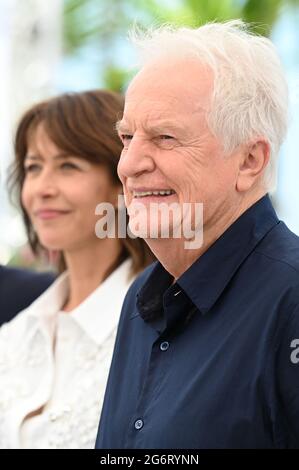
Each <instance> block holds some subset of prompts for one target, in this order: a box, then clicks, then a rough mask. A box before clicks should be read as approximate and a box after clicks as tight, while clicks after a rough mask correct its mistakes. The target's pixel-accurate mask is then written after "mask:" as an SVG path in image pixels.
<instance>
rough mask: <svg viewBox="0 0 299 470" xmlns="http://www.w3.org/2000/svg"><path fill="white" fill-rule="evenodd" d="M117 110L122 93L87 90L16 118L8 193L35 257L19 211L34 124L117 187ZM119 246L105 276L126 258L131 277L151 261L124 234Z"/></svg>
mask: <svg viewBox="0 0 299 470" xmlns="http://www.w3.org/2000/svg"><path fill="white" fill-rule="evenodd" d="M123 107H124V99H123V97H122V95H120V94H118V93H115V92H111V91H107V90H92V91H85V92H79V93H66V94H63V95H60V96H58V97H56V98H52V99H49V100H47V101H43V102H41V103H38V104H36V105H34V106H33V107H31V108H30V109H29V110H28V111H27V112H25V114H24V115H23V117H22V118H21V120H20V122H19V125H18V127H17V131H16V136H15V161H14V162H13V164H12V166H11V168H10V175H9V191H10V194H11V195H12V194H17V198H18V204H19V205H20V207H21V210H22V215H23V220H24V223H25V227H26V232H27V236H28V241H29V244H30V246H31V249H32V251H33V253H34V254H36V255H38V254H40V253H41V252H42V251H43V250H44V249H43V247H42V246H41V244H40V242H39V240H38V237H37V235H36V233H35V231H34V229H33V226H32V223H31V221H30V218H29V216H28V214H27V213H26V211H25V209H24V207H23V204H22V200H21V192H22V187H23V183H24V179H25V170H24V160H25V158H26V155H27V150H28V143H29V141H30V139H31V138H33V137H34V133H35V132H36V129H37V127H38V125H39V124H41V123H42V125H43V128H44V130H45V131H46V133H47V135H48V136H49V138H50V139H51V140H52V141H53V142H54V143H55V144H56V145H57V147H58V148H59V149H60V150H62V151H63V152H66V153H67V154H69V155H74V156H77V157H79V158H82V159H84V160H88V161H89V162H91V163H93V164H99V165H105V166H106V167H107V168H108V170H109V172H110V174H111V178H112V183H113V184H120V181H119V178H118V175H117V164H118V161H119V157H120V153H121V150H122V144H121V142H120V140H119V138H118V136H117V133H116V130H115V123H116V121H117V120H118V119H120V118H121V116H122V113H123ZM127 222H128V216H127ZM120 242H121V244H122V248H123V249H122V252H121V254H120V256H119V259H118V260H117V261H116V262H115V263H114V264H113V266H111V268H110V269H109V273H111V272H112V271H113V270H114V269H115V268H116V267H117V266H118V265H119V264H120V263H121V262H122V261H123V260H125V259H126V258H128V257H131V259H132V272H131V274H136V273H138V272H139V271H141V270H142V269H144V268H145V267H146V266H147V265H148V264H149V263H150V262H152V261H153V260H154V256H153V255H152V253H151V251H150V250H149V248H148V247H147V245H146V243H145V242H144V241H143V240H142V239H140V238H135V239H132V238H130V237H128V236H127V237H126V238H120ZM64 269H65V262H64V259H63V256H61V257H60V260H59V271H60V272H61V271H63V270H64ZM109 273H107V274H106V275H108V274H109Z"/></svg>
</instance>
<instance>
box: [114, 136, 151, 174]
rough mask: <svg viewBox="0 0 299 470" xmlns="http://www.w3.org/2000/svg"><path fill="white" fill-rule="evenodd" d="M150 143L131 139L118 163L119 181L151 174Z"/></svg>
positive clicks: (139, 139) (134, 138) (136, 138)
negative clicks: (147, 173)
mask: <svg viewBox="0 0 299 470" xmlns="http://www.w3.org/2000/svg"><path fill="white" fill-rule="evenodd" d="M152 152H153V150H152V148H151V144H150V142H147V141H146V140H144V139H142V138H141V137H133V139H132V140H131V142H130V144H129V146H128V148H127V149H124V150H123V151H122V154H121V157H120V160H119V163H118V169H117V171H118V175H119V177H120V179H122V178H129V177H132V176H136V175H138V174H142V173H145V172H151V171H153V170H154V168H155V162H154V159H153V153H152Z"/></svg>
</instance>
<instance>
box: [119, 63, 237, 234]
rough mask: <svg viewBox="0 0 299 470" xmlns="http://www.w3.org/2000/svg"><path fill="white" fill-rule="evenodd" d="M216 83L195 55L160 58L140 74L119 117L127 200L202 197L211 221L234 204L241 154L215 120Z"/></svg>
mask: <svg viewBox="0 0 299 470" xmlns="http://www.w3.org/2000/svg"><path fill="white" fill-rule="evenodd" d="M212 90H213V76H212V73H211V72H210V71H209V70H207V68H205V67H204V66H202V65H201V64H200V63H198V62H195V60H192V59H182V60H179V61H178V60H176V61H174V60H173V61H169V62H167V63H163V62H155V63H153V64H151V65H149V66H147V67H145V68H143V69H142V70H141V71H140V72H139V74H138V75H137V76H136V77H135V78H134V80H133V81H132V83H131V85H130V87H129V89H128V92H127V95H126V104H125V110H124V115H123V119H122V120H121V121H120V123H119V124H118V130H119V135H120V138H121V139H122V142H123V145H124V148H123V151H122V154H121V158H120V162H119V165H118V173H119V177H120V179H121V181H122V183H123V186H124V194H125V200H126V206H127V207H129V206H130V207H131V209H132V206H133V207H134V204H136V203H142V204H144V205H145V206H146V207H149V204H150V203H153V202H156V203H158V204H160V203H162V202H163V203H166V204H171V203H173V202H177V203H179V204H180V205H182V204H183V203H186V202H188V203H190V202H191V203H195V202H200V203H203V211H204V226H205V227H207V225H212V224H213V223H215V222H216V221H217V219H218V218H219V217H221V214H222V213H223V211H225V210H226V207H228V208H229V205H230V204H231V203H232V200H233V198H234V197H235V182H236V177H237V162H236V159H234V158H225V157H224V154H223V149H222V146H221V143H220V142H219V141H218V140H217V138H216V137H215V136H214V135H213V134H212V133H211V131H210V130H209V128H208V125H207V122H206V115H207V112H208V111H209V109H210V101H211V93H212ZM158 191H164V192H165V191H167V192H166V193H165V194H164V195H163V194H153V193H155V192H156V193H157V192H158ZM135 222H136V220H135ZM140 223H141V224H142V223H143V221H140Z"/></svg>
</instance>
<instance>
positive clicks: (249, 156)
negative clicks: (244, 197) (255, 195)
mask: <svg viewBox="0 0 299 470" xmlns="http://www.w3.org/2000/svg"><path fill="white" fill-rule="evenodd" d="M269 160H270V145H269V143H268V142H266V141H265V140H262V139H261V140H258V141H255V142H254V143H251V144H249V145H247V146H246V148H245V149H244V153H243V155H242V158H241V160H240V166H239V173H238V177H237V183H236V187H237V190H238V191H240V192H244V191H247V190H248V189H250V188H251V187H252V186H254V185H255V183H256V182H257V181H258V180H259V179H261V177H262V176H263V173H264V170H265V168H266V166H267V165H268V163H269Z"/></svg>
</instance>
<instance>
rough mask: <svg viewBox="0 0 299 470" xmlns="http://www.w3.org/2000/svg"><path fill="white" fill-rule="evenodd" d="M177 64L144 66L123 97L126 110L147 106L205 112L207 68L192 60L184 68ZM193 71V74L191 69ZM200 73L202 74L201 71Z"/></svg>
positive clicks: (208, 90) (210, 84)
mask: <svg viewBox="0 0 299 470" xmlns="http://www.w3.org/2000/svg"><path fill="white" fill-rule="evenodd" d="M178 65H180V64H176V67H175V69H173V64H169V67H168V64H165V63H163V64H161V67H159V64H156V65H155V66H147V67H145V68H143V69H141V71H140V72H139V73H138V74H137V75H136V76H135V77H134V78H133V80H132V82H131V84H130V85H129V87H128V90H127V93H126V99H125V113H126V112H130V113H131V112H132V113H135V112H137V111H138V110H142V112H143V110H144V109H146V108H147V107H148V108H149V109H150V110H151V111H152V112H153V113H158V114H159V113H161V114H164V113H165V112H166V113H167V112H168V111H170V112H172V113H174V112H191V113H192V112H197V111H200V110H202V111H208V109H209V107H210V97H211V92H212V87H213V78H212V75H211V73H210V72H209V71H207V69H206V68H204V67H203V66H201V64H200V63H195V64H194V61H192V62H191V64H190V63H189V62H187V64H185V65H186V67H187V66H189V68H183V70H180V69H178ZM192 71H193V72H194V73H193V74H192V73H191V75H190V72H192ZM201 72H202V73H201Z"/></svg>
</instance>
